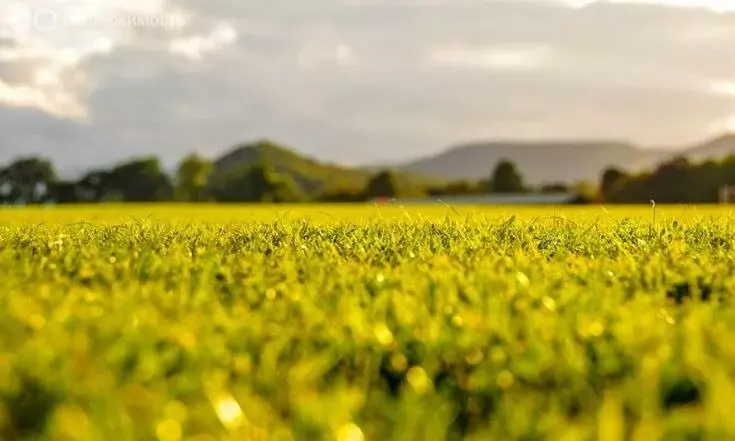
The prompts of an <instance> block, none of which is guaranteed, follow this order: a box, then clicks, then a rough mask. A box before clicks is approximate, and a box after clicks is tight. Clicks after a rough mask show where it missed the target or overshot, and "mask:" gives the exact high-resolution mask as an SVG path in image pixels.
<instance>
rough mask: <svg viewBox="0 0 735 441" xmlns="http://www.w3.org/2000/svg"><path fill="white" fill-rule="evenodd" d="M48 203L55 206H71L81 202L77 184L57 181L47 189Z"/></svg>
mask: <svg viewBox="0 0 735 441" xmlns="http://www.w3.org/2000/svg"><path fill="white" fill-rule="evenodd" d="M48 198H49V201H51V202H53V203H56V204H73V203H77V202H82V201H83V200H82V195H81V192H80V187H79V183H78V182H75V181H57V182H54V183H53V184H51V186H50V187H49V196H48Z"/></svg>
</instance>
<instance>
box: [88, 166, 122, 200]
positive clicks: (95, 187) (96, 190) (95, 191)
mask: <svg viewBox="0 0 735 441" xmlns="http://www.w3.org/2000/svg"><path fill="white" fill-rule="evenodd" d="M77 194H78V195H79V200H80V202H103V201H119V200H122V195H121V194H119V192H117V191H116V190H115V189H114V188H112V186H111V183H110V172H109V171H108V170H93V171H90V172H89V173H87V174H86V175H84V176H83V177H82V179H80V180H79V181H78V182H77Z"/></svg>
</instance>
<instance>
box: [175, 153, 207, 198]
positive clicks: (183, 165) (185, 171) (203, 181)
mask: <svg viewBox="0 0 735 441" xmlns="http://www.w3.org/2000/svg"><path fill="white" fill-rule="evenodd" d="M213 169H214V165H213V164H212V162H211V161H209V160H207V159H204V158H202V157H200V156H199V155H197V154H191V155H189V156H187V157H185V158H184V159H183V160H182V161H181V162H180V163H179V168H178V172H177V174H176V198H177V199H179V200H182V201H189V202H202V201H205V200H207V199H208V196H207V185H208V182H209V178H210V176H211V174H212V171H213Z"/></svg>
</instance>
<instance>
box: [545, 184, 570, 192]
mask: <svg viewBox="0 0 735 441" xmlns="http://www.w3.org/2000/svg"><path fill="white" fill-rule="evenodd" d="M540 191H541V193H545V194H553V193H569V186H568V185H567V184H564V183H562V182H554V183H551V184H545V185H542V186H541V189H540Z"/></svg>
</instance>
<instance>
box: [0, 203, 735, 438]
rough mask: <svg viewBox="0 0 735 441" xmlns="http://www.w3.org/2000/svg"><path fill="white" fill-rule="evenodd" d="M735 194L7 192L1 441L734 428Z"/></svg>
mask: <svg viewBox="0 0 735 441" xmlns="http://www.w3.org/2000/svg"><path fill="white" fill-rule="evenodd" d="M734 246H735V217H733V216H732V214H731V213H730V211H729V209H728V208H721V207H683V206H677V207H674V206H672V207H658V208H653V207H637V208H629V207H606V208H603V207H599V206H594V207H585V208H582V207H547V208H540V207H539V208H530V207H523V208H515V207H506V208H477V207H449V206H442V205H439V206H431V207H421V206H406V207H397V206H369V205H367V206H342V207H340V206H326V205H325V206H308V205H303V206H277V207H268V206H259V207H247V206H232V207H227V206H220V207H218V206H206V205H203V206H186V205H170V206H115V205H111V206H99V207H83V206H82V207H70V208H8V209H3V210H0V440H3V441H16V440H34V441H35V440H39V441H40V440H44V441H45V440H54V441H56V440H59V441H66V440H69V441H71V440H74V441H97V440H100V441H101V440H104V441H108V440H109V441H126V440H136V441H137V440H145V441H148V440H151V441H155V440H159V441H218V440H233V441H234V440H238V441H240V440H248V441H249V440H253V441H255V440H278V441H280V440H283V441H287V440H335V441H363V440H367V441H392V440H395V441H399V440H400V441H403V440H406V441H408V440H411V441H413V440H416V441H421V440H427V441H433V440H436V441H439V440H463V439H466V440H500V441H506V440H526V441H532V440H539V441H540V440H553V441H557V440H558V441H567V440H568V441H573V440H580V441H582V440H585V441H586V440H591V441H592V440H594V441H619V440H620V441H622V440H632V441H651V440H672V441H673V440H718V441H719V440H731V439H735V418H733V410H734V409H735V303H734V302H735V294H734V293H735V249H734Z"/></svg>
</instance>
